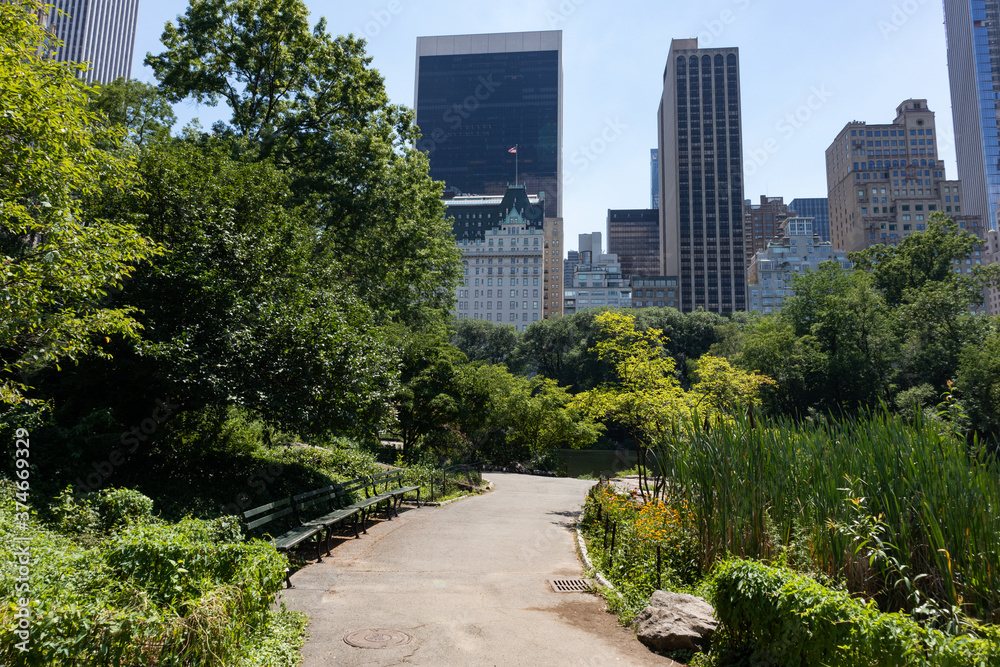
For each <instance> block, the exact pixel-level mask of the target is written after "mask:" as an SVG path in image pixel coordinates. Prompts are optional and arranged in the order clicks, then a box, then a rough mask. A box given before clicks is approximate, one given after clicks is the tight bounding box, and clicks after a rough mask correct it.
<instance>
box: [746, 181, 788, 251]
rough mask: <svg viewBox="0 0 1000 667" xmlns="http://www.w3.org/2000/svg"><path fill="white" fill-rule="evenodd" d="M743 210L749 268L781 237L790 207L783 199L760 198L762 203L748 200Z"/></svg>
mask: <svg viewBox="0 0 1000 667" xmlns="http://www.w3.org/2000/svg"><path fill="white" fill-rule="evenodd" d="M747 202H748V203H747V204H746V205H745V206H744V208H743V240H744V243H745V244H746V260H747V267H748V268H749V267H750V262H751V261H753V258H754V256H756V254H757V253H758V252H760V251H761V250H766V249H767V244H768V243H770V242H771V241H772V240H774V239H775V238H777V237H779V236H781V233H782V232H781V225H782V223H783V222H785V220H787V219H788V218H789V213H788V206H787V205H785V200H784V198H782V197H768V196H766V195H761V196H760V203H759V204H754V203H752V202H751V201H750V200H747Z"/></svg>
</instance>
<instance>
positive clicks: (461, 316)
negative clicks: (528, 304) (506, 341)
mask: <svg viewBox="0 0 1000 667" xmlns="http://www.w3.org/2000/svg"><path fill="white" fill-rule="evenodd" d="M458 317H459V319H462V320H469V319H477V320H488V321H490V322H503V314H502V313H497V314H496V319H494V318H493V313H486V317H483V315H482V313H475V314H474V315H473V316H471V317H470V316H469V314H468V313H460V314H459V316H458ZM508 321H510V322H517V321H518V318H517V317H516V316H515V315H514V313H510V316H509V318H508ZM521 321H522V322H527V321H528V314H527V313H521ZM531 321H532V322H537V321H538V313H532V315H531ZM527 328H528V327H527V325H525V326H523V327H521V331H525V330H526V329H527Z"/></svg>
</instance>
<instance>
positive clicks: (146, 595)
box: [0, 483, 303, 667]
mask: <svg viewBox="0 0 1000 667" xmlns="http://www.w3.org/2000/svg"><path fill="white" fill-rule="evenodd" d="M0 491H2V495H3V497H2V499H0V573H2V576H0V598H3V599H5V600H11V599H17V598H18V597H23V596H24V592H23V591H22V592H21V594H20V596H19V595H17V594H15V592H14V586H15V580H16V578H17V577H16V571H17V567H18V566H17V563H18V558H17V555H16V554H17V552H18V549H19V547H22V546H23V545H25V544H26V545H27V547H28V549H30V553H31V555H32V560H31V578H30V582H31V589H30V596H28V598H29V599H30V618H31V641H30V642H27V644H26V646H27V648H28V651H27V652H23V651H20V650H19V649H17V648H16V646H17V644H18V643H19V642H20V641H21V639H20V638H19V637H18V636H17V635H16V634H15V633H14V630H15V629H16V628H17V621H16V619H15V617H14V614H15V613H17V610H18V607H16V606H14V605H7V604H5V605H4V606H3V607H2V608H0V659H2V660H3V661H4V663H5V664H9V665H23V666H36V665H37V666H39V667H40V666H42V665H54V664H59V665H67V666H76V665H80V666H83V665H129V664H144V665H145V664H157V665H175V666H177V667H181V666H183V665H190V664H232V665H240V666H244V665H245V666H247V667H249V666H250V665H254V664H261V663H260V662H258V660H257V658H258V657H260V656H256V655H255V653H257V651H258V648H257V647H255V645H254V640H255V639H257V640H260V639H262V638H263V637H265V636H268V635H269V634H270V633H269V632H268V629H269V628H271V627H274V626H279V627H287V626H288V623H289V620H290V619H289V618H288V617H287V615H285V614H283V613H279V612H276V611H275V610H274V609H273V608H272V604H273V602H274V596H275V594H276V593H277V591H278V590H279V589H280V588H281V586H282V582H283V579H284V573H285V568H286V567H287V561H286V560H285V558H284V557H283V556H280V555H278V554H277V553H276V552H275V551H274V549H273V548H272V547H271V546H270V545H269V544H266V543H264V542H259V541H253V542H245V541H243V537H242V535H241V533H240V530H239V526H238V525H237V524H236V523H235V520H234V519H232V518H228V519H217V520H214V521H200V520H195V519H187V520H184V521H181V522H180V523H176V524H168V523H164V522H162V521H159V520H157V519H155V518H154V517H153V516H152V515H151V509H152V502H150V501H149V499H148V498H146V497H144V496H142V495H141V494H138V493H136V492H134V491H124V490H109V491H105V492H103V493H102V494H100V495H99V496H98V497H96V498H94V499H93V500H89V499H88V500H83V501H78V500H76V499H74V498H73V497H72V495H70V494H64V495H63V496H62V497H61V498H60V499H59V501H58V503H57V504H56V505H55V506H54V507H53V508H52V510H51V513H52V516H53V517H54V520H55V526H56V527H47V526H45V525H43V524H42V523H41V522H40V521H39V519H38V518H37V517H34V516H33V517H31V518H30V520H29V521H28V522H27V523H26V524H25V527H24V528H23V529H21V528H18V529H17V530H15V526H16V525H18V524H16V523H15V520H14V487H13V485H11V484H9V483H5V484H3V485H2V487H0ZM25 536H27V538H28V542H26V543H19V542H16V541H15V540H14V538H15V537H18V538H21V537H25ZM292 627H295V628H298V629H297V630H295V631H293V632H291V633H288V632H287V631H286V636H285V639H286V640H288V641H289V642H290V643H291V646H292V647H293V648H294V647H295V646H297V645H301V643H302V639H303V634H302V623H301V621H299V620H298V619H295V620H294V621H293V624H292ZM265 646H266V642H265ZM260 648H264V647H260ZM270 650H271V652H272V656H273V655H274V652H273V648H271V649H270ZM266 664H269V665H275V666H277V665H288V666H289V667H291V666H293V665H296V664H299V658H298V656H297V655H288V654H287V653H286V654H285V657H284V658H283V659H278V660H272V661H270V662H268V663H266Z"/></svg>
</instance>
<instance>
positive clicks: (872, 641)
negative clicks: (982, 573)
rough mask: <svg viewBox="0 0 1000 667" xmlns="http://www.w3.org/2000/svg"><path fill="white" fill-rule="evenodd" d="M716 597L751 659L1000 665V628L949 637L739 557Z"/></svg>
mask: <svg viewBox="0 0 1000 667" xmlns="http://www.w3.org/2000/svg"><path fill="white" fill-rule="evenodd" d="M713 602H714V604H715V612H716V616H717V618H718V619H719V621H721V623H722V625H723V628H724V631H723V632H722V633H720V635H719V636H720V637H723V638H725V639H724V641H725V642H726V643H727V644H728V645H727V646H722V647H720V648H722V649H724V650H725V649H728V650H730V651H734V652H738V653H747V652H748V653H750V654H751V663H752V664H763V665H786V666H795V665H802V666H803V667H813V666H815V665H828V666H830V667H874V666H876V665H877V666H879V667H897V666H898V667H923V666H926V667H988V666H996V665H1000V641H998V640H1000V633H997V632H996V630H995V629H992V628H990V629H987V630H984V632H985V633H988V634H989V638H986V639H980V638H975V637H972V636H970V635H963V636H957V637H955V636H949V635H945V634H944V633H942V632H939V631H937V630H933V629H929V628H924V627H921V626H920V625H918V624H917V623H915V622H914V621H913V620H912V619H911V618H910V617H908V616H906V615H904V614H883V613H881V612H879V611H878V609H877V608H875V607H874V605H871V604H865V603H863V602H861V601H859V600H857V599H855V598H852V597H851V596H850V595H848V594H847V593H844V592H840V591H834V590H831V589H829V588H825V587H824V586H821V585H820V584H819V583H817V582H816V581H814V580H813V579H810V578H808V577H805V576H802V575H799V574H796V573H794V572H792V571H791V570H787V569H783V568H776V567H770V566H767V565H763V564H761V563H756V562H752V561H745V560H733V561H728V562H725V563H722V564H721V565H720V566H719V567H718V569H717V570H716V572H715V574H714V582H713Z"/></svg>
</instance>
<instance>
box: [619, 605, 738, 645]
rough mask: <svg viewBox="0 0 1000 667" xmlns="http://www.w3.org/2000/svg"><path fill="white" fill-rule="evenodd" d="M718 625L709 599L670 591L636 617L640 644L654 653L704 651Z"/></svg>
mask: <svg viewBox="0 0 1000 667" xmlns="http://www.w3.org/2000/svg"><path fill="white" fill-rule="evenodd" d="M718 625H719V622H718V621H716V620H715V610H714V609H712V605H710V604H709V603H708V602H706V601H705V600H703V599H701V598H697V597H695V596H693V595H685V594H684V593H667V592H666V591H656V592H655V593H653V597H651V598H650V599H649V606H648V607H646V608H645V609H644V610H643V611H642V612H641V613H640V614H639V615H638V616H636V617H635V631H636V634H637V635H638V636H639V641H641V642H642V643H643V644H645V645H646V646H648V647H649V648H651V649H653V650H654V651H677V650H682V649H687V650H691V651H704V650H706V649H707V648H708V645H709V642H710V641H711V639H712V635H713V634H714V633H715V629H716V627H718Z"/></svg>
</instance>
